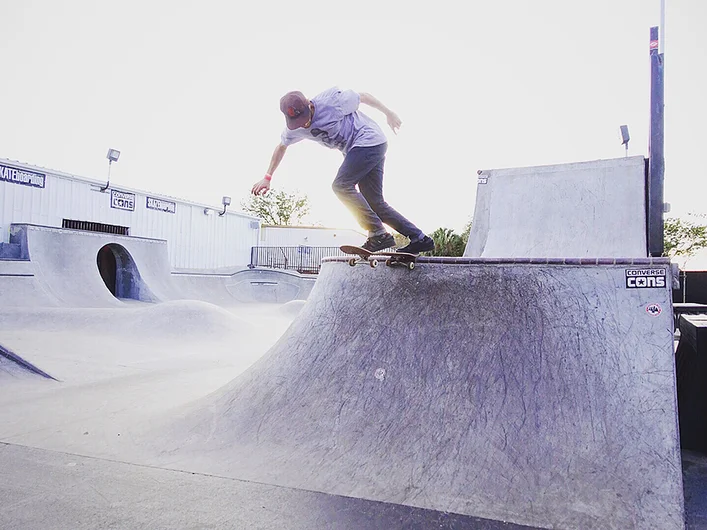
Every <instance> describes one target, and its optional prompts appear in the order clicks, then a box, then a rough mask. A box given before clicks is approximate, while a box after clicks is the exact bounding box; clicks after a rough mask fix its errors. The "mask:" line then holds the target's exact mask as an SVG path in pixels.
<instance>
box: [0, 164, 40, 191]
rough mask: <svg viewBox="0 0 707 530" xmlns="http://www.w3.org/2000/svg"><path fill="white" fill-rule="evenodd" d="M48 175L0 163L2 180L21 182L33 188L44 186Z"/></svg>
mask: <svg viewBox="0 0 707 530" xmlns="http://www.w3.org/2000/svg"><path fill="white" fill-rule="evenodd" d="M46 180H47V176H46V175H44V174H43V173H36V172H35V171H29V170H27V169H18V168H16V167H11V166H3V165H0V181H4V182H12V183H13V184H21V185H22V186H30V187H32V188H43V187H44V183H45V182H46Z"/></svg>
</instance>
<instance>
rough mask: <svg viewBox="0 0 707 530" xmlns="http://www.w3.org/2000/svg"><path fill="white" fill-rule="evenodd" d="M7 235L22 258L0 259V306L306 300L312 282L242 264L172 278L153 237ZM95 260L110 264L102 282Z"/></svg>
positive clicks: (41, 230)
mask: <svg viewBox="0 0 707 530" xmlns="http://www.w3.org/2000/svg"><path fill="white" fill-rule="evenodd" d="M11 238H12V240H13V241H14V242H15V243H16V244H17V245H19V246H21V248H22V255H23V256H24V258H25V259H24V260H22V259H20V260H0V305H5V306H8V307H56V306H60V307H62V306H63V307H83V308H100V307H124V305H125V304H124V303H123V300H129V299H132V300H137V301H141V302H148V303H155V302H165V301H174V300H201V301H208V302H211V303H215V304H218V305H222V306H230V305H236V304H241V303H247V302H273V303H285V302H289V301H291V300H296V299H306V298H307V296H308V295H309V292H310V291H311V289H312V286H313V285H314V282H315V278H312V277H304V276H302V275H299V274H296V273H289V272H285V271H275V270H250V269H244V268H243V267H241V268H235V267H234V268H233V270H232V271H230V272H229V273H207V272H201V273H199V272H196V271H192V272H188V273H187V272H184V273H180V274H175V273H173V271H172V270H171V267H170V262H169V253H168V248H167V242H166V241H164V240H159V239H147V238H140V237H128V236H120V235H115V234H104V233H96V232H87V231H80V230H68V229H59V228H51V227H45V226H35V225H27V224H14V225H12V235H11ZM106 249H108V250H107V252H106ZM102 255H103V256H108V258H109V259H108V262H110V261H112V263H108V264H103V267H104V271H105V270H111V269H112V271H113V272H112V273H110V274H108V276H109V278H108V280H104V278H103V277H102V276H101V274H102V272H101V264H99V262H100V261H101V257H100V256H102ZM108 284H110V285H113V286H115V289H114V292H111V289H110V288H109V287H107V285H108Z"/></svg>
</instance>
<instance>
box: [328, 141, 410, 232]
mask: <svg viewBox="0 0 707 530" xmlns="http://www.w3.org/2000/svg"><path fill="white" fill-rule="evenodd" d="M387 149H388V144H381V145H376V146H373V147H354V148H353V149H351V150H350V151H349V152H348V153H347V155H346V157H345V158H344V163H343V164H341V167H340V168H339V172H338V173H337V174H336V178H335V179H334V182H333V184H332V185H331V187H332V189H333V190H334V193H336V196H337V197H339V200H341V202H343V203H344V204H345V205H346V207H347V208H348V209H349V210H351V213H353V215H354V217H355V218H356V221H358V224H359V225H361V227H362V228H363V229H365V230H367V231H368V237H372V236H379V235H383V234H385V233H386V232H387V230H386V229H385V227H384V226H383V223H385V224H387V225H388V226H390V227H391V228H393V229H395V230H397V231H398V232H399V233H401V234H402V235H404V236H406V237H409V238H410V239H411V240H413V241H414V240H417V239H420V238H421V237H422V236H423V235H424V234H423V233H422V231H421V230H420V229H419V228H417V227H416V226H415V225H414V224H412V223H411V222H410V221H408V220H407V219H406V218H405V217H403V216H402V215H401V214H400V213H398V212H397V211H396V210H394V209H393V208H392V207H391V206H390V205H389V204H388V203H387V202H385V199H384V198H383V166H384V164H385V152H386V150H387ZM356 185H358V190H357V189H356Z"/></svg>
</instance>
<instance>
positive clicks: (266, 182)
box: [250, 144, 287, 195]
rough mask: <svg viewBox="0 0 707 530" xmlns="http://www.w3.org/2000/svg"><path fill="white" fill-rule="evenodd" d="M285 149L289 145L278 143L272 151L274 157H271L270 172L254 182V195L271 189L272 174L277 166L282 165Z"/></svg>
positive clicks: (252, 189)
mask: <svg viewBox="0 0 707 530" xmlns="http://www.w3.org/2000/svg"><path fill="white" fill-rule="evenodd" d="M285 151H287V146H286V145H282V144H278V146H277V147H276V148H275V150H274V151H273V153H272V157H271V158H270V165H269V166H268V172H267V173H266V174H265V176H264V177H263V178H262V179H261V180H259V181H258V182H256V183H255V184H253V188H251V190H250V192H251V193H252V194H253V195H262V194H263V193H267V191H268V190H269V189H270V181H271V180H272V175H273V173H275V170H276V169H277V166H279V165H280V162H281V161H282V157H283V156H285Z"/></svg>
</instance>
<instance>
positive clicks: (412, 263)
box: [408, 261, 415, 270]
mask: <svg viewBox="0 0 707 530" xmlns="http://www.w3.org/2000/svg"><path fill="white" fill-rule="evenodd" d="M414 268H415V262H413V261H411V262H410V263H408V270H412V269H414Z"/></svg>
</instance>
